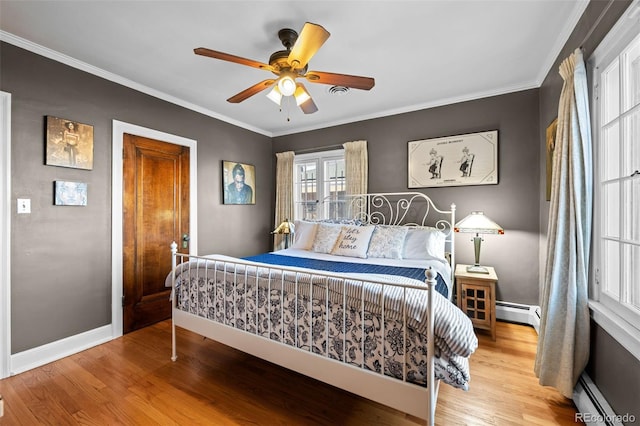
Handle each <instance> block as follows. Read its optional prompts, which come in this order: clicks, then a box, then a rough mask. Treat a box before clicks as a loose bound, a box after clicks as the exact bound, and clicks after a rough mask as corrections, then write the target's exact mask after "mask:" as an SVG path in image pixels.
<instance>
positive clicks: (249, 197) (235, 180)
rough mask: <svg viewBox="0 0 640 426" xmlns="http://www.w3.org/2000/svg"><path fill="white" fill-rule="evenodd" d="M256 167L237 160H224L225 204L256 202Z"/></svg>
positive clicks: (223, 184)
mask: <svg viewBox="0 0 640 426" xmlns="http://www.w3.org/2000/svg"><path fill="white" fill-rule="evenodd" d="M255 187H256V168H255V167H254V166H252V165H251V164H246V163H238V162H236V161H223V162H222V192H223V194H224V195H223V203H224V204H255V203H256V191H255Z"/></svg>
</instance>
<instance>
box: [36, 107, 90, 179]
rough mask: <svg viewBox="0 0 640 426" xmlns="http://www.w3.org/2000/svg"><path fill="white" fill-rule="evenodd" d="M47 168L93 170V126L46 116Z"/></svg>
mask: <svg viewBox="0 0 640 426" xmlns="http://www.w3.org/2000/svg"><path fill="white" fill-rule="evenodd" d="M46 145H47V146H46V156H45V157H46V159H45V164H46V165H48V166H61V167H72V168H74V169H86V170H91V169H93V126H90V125H88V124H82V123H78V122H77V121H72V120H67V119H64V118H58V117H51V116H47V141H46Z"/></svg>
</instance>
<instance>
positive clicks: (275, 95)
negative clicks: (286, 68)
mask: <svg viewBox="0 0 640 426" xmlns="http://www.w3.org/2000/svg"><path fill="white" fill-rule="evenodd" d="M267 98H269V99H271V100H272V101H273V102H275V103H276V104H278V105H280V103H281V102H282V93H281V92H280V89H278V85H277V84H276V85H275V86H273V89H271V90H270V91H269V93H267Z"/></svg>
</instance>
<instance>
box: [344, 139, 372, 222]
mask: <svg viewBox="0 0 640 426" xmlns="http://www.w3.org/2000/svg"><path fill="white" fill-rule="evenodd" d="M342 146H343V147H344V168H345V178H346V179H345V180H346V190H345V192H346V195H347V196H349V195H357V194H366V193H367V191H368V181H369V156H368V153H367V141H353V142H346V143H344V144H343V145H342ZM349 208H351V209H356V210H359V211H348V212H347V214H348V217H364V215H365V214H366V211H365V206H363V205H361V203H349Z"/></svg>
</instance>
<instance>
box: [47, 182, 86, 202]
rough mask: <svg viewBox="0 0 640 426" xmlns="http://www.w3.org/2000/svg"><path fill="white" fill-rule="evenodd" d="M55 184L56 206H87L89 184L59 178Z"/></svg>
mask: <svg viewBox="0 0 640 426" xmlns="http://www.w3.org/2000/svg"><path fill="white" fill-rule="evenodd" d="M54 184H55V190H54V192H55V199H54V204H55V205H56V206H86V205H87V184H86V183H84V182H69V181H66V180H57V181H55V182H54Z"/></svg>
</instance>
